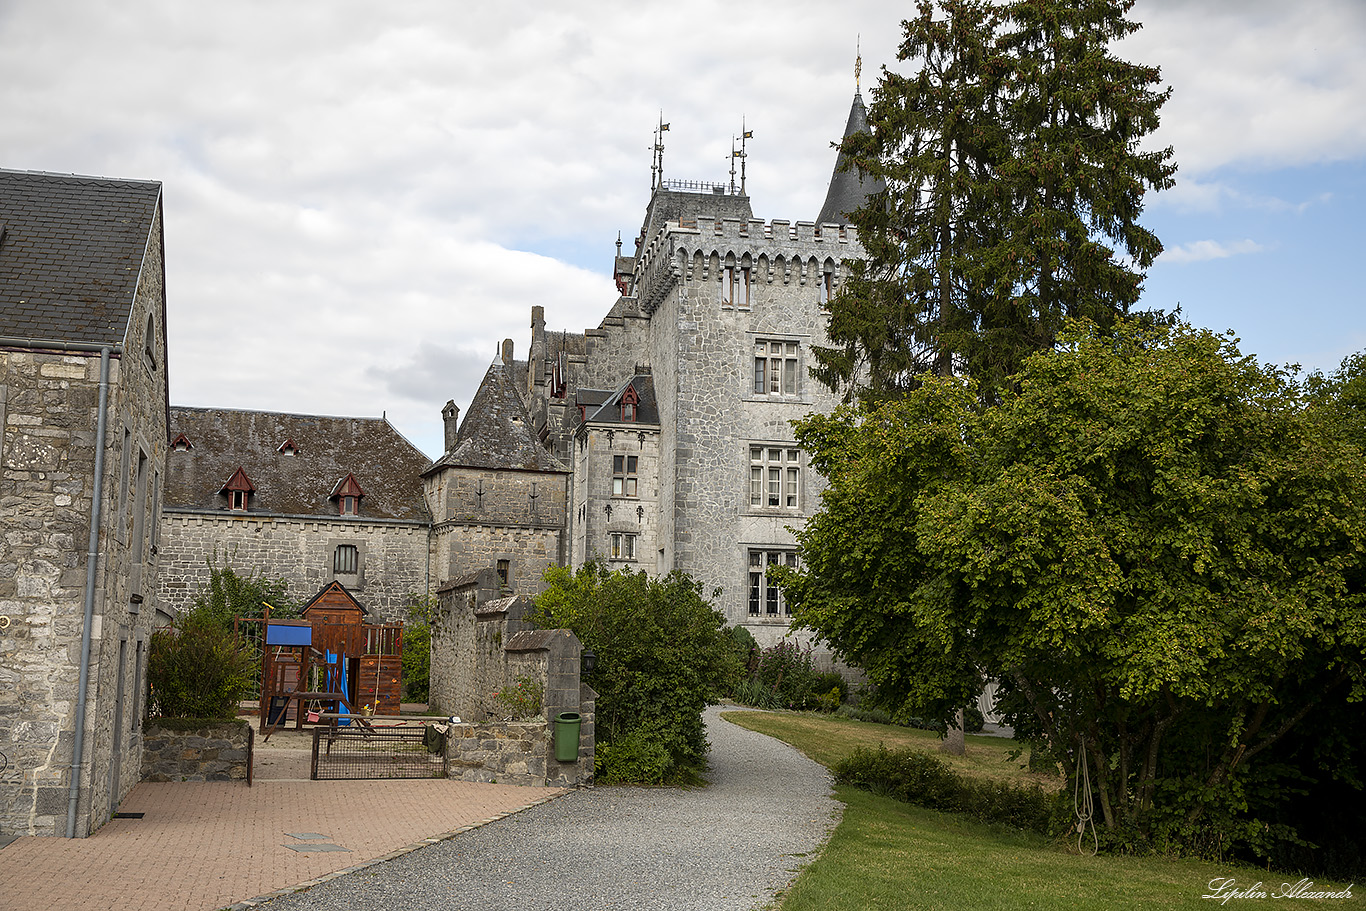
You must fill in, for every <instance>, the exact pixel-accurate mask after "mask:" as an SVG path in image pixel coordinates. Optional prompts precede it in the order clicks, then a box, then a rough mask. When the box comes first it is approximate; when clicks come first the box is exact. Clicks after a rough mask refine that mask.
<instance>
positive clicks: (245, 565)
mask: <svg viewBox="0 0 1366 911" xmlns="http://www.w3.org/2000/svg"><path fill="white" fill-rule="evenodd" d="M164 524H165V534H164V536H163V541H164V542H165V544H164V545H163V555H162V556H163V560H164V570H163V572H162V574H161V579H160V582H159V590H158V597H159V598H160V599H161V601H162V603H164V604H166V605H169V606H170V607H173V608H175V609H177V610H179V609H183V608H185V607H188V606H189V605H190V603H191V602H192V600H193V599H194V595H195V593H196V592H197V591H198V590H199V587H200V586H202V585H207V584H208V581H209V561H210V560H212V561H214V562H215V563H216V564H217V565H218V566H220V567H221V566H231V567H232V568H233V570H234V571H236V572H239V573H257V574H263V575H265V576H268V577H271V578H280V579H284V580H285V581H286V582H288V583H289V595H290V597H291V598H294V599H295V600H298V601H307V600H308V599H309V598H311V597H313V595H315V594H316V593H317V592H318V590H319V589H321V588H322V587H323V586H324V585H326V584H328V583H329V582H332V581H338V582H340V583H341V584H343V585H345V586H346V587H347V589H349V590H350V591H351V593H352V594H353V595H355V597H356V600H358V601H360V603H361V604H363V605H365V607H366V609H367V610H369V611H370V612H371V622H391V623H392V622H400V621H405V620H407V605H408V603H409V601H410V599H412V598H414V597H418V596H421V595H423V594H424V593H425V592H426V591H427V589H428V584H429V575H428V574H429V570H430V567H429V563H428V534H427V526H426V524H425V523H419V522H399V521H393V520H366V519H364V518H337V519H335V520H332V521H329V520H327V519H325V518H318V517H279V516H263V515H252V514H250V513H237V514H232V513H224V512H216V513H213V512H202V511H201V512H196V511H192V510H181V509H176V510H170V509H168V510H166V511H165V518H164ZM341 544H350V545H354V546H355V547H356V550H357V554H358V558H357V572H355V573H340V574H339V573H335V572H333V567H334V563H333V554H334V553H335V552H336V549H337V546H338V545H341Z"/></svg>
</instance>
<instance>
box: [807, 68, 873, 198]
mask: <svg viewBox="0 0 1366 911" xmlns="http://www.w3.org/2000/svg"><path fill="white" fill-rule="evenodd" d="M866 132H868V112H867V110H865V109H864V107H863V96H862V95H860V94H859V93H858V92H857V91H855V92H854V103H853V104H852V105H850V107H849V122H848V123H847V124H845V126H844V138H845V139H847V138H849V137H850V136H852V135H854V134H855V133H866ZM848 159H849V156H848V155H846V154H845V153H844V152H840V154H839V157H838V158H836V159H835V173H834V174H832V175H831V177H830V189H829V190H828V191H827V192H826V194H825V205H823V206H821V214H820V215H818V216H816V224H818V225H826V224H848V222H849V213H850V212H853V211H854V210H855V209H857V208H859V207H860V206H862V205H863V203H864V201H865V200H867V198H868V197H869V196H871V195H872V194H874V193H877V192H880V191H881V190H885V189H886V188H887V185H886V184H885V183H883V181H882V178H881V177H869V176H866V175H864V174H863V173H862V172H861V171H859V170H858V169H857V168H849V169H848V170H845V162H846V161H848Z"/></svg>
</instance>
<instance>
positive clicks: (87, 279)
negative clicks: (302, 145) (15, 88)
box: [0, 170, 169, 837]
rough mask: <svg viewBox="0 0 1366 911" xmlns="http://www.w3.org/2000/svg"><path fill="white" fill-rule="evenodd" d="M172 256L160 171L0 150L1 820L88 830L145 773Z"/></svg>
mask: <svg viewBox="0 0 1366 911" xmlns="http://www.w3.org/2000/svg"><path fill="white" fill-rule="evenodd" d="M164 274H165V273H164V267H163V245H162V205H161V184H159V183H156V182H152V181H134V180H110V179H105V178H96V177H77V176H74V175H61V174H43V173H35V172H23V171H5V170H0V431H3V433H2V434H0V525H3V527H4V530H5V534H4V536H3V537H0V754H2V755H3V757H4V761H3V765H4V767H5V773H4V775H3V777H2V778H0V837H2V836H6V835H70V836H84V835H88V834H90V833H91V832H92V831H94V830H95V829H96V828H98V826H99V825H100V823H101V822H103V821H104V820H106V819H108V818H109V814H110V812H111V811H112V810H113V809H114V808H115V807H116V806H117V805H118V803H119V801H120V800H121V799H122V798H123V796H124V795H125V794H127V793H128V791H129V790H130V789H132V787H133V785H134V784H136V782H137V780H138V777H139V773H140V768H139V767H140V764H141V756H142V716H143V714H144V706H143V702H142V698H143V694H144V693H145V692H146V689H147V674H146V657H147V641H148V637H149V636H150V634H151V632H152V630H153V629H154V628H155V626H156V625H158V623H159V622H164V620H165V619H166V615H165V613H164V612H163V611H161V610H160V609H159V608H160V605H159V604H158V602H157V599H156V597H155V592H156V587H157V569H158V564H159V562H160V561H159V557H158V543H159V538H160V533H161V530H160V527H159V522H158V517H159V514H160V505H159V504H160V499H161V496H162V466H163V464H164V462H165V457H166V448H167V435H166V422H167V411H168V407H169V403H168V400H167V380H166V294H165V279H164ZM159 617H160V618H161V621H159V620H158V618H159Z"/></svg>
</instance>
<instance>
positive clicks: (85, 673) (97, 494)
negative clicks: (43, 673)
mask: <svg viewBox="0 0 1366 911" xmlns="http://www.w3.org/2000/svg"><path fill="white" fill-rule="evenodd" d="M108 411H109V346H108V345H106V346H104V347H103V348H101V349H100V396H99V417H98V418H97V419H96V422H95V485H94V487H95V489H94V497H93V499H92V501H91V505H90V546H89V548H87V550H86V555H85V623H84V624H83V625H82V626H81V676H80V684H79V685H78V686H77V688H76V738H75V743H74V744H73V745H72V747H71V772H70V779H71V786H70V792H69V793H68V795H67V801H66V837H67V838H75V837H77V836H76V810H77V806H78V805H79V804H80V800H81V756H82V753H84V751H85V704H86V697H87V695H88V694H89V690H90V632H91V630H90V628H91V626H92V625H93V623H94V616H95V575H96V570H97V569H98V563H99V547H100V506H101V505H102V504H103V499H104V428H105V423H106V418H107V416H108Z"/></svg>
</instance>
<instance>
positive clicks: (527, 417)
mask: <svg viewBox="0 0 1366 911" xmlns="http://www.w3.org/2000/svg"><path fill="white" fill-rule="evenodd" d="M865 129H867V124H866V119H865V113H864V107H863V101H862V99H861V97H860V96H859V95H858V94H857V93H856V94H855V96H854V99H853V103H852V105H851V109H850V113H849V119H848V122H847V125H846V128H845V135H848V134H849V133H852V132H856V131H860V130H865ZM657 139H658V137H657ZM841 164H843V163H842V162H840V163H837V166H836V168H835V171H834V174H833V176H832V179H831V182H830V186H829V188H828V192H827V195H826V201H825V205H824V206H823V207H822V210H821V213H820V215H819V217H818V218H817V220H816V221H810V222H808V221H798V222H796V223H795V224H794V223H791V222H787V221H780V220H774V221H768V222H765V221H763V220H760V219H756V218H754V217H753V211H752V210H751V207H750V200H749V197H748V196H747V195H745V193H744V183H743V180H742V181H741V183H740V185H739V186H738V187H737V186H736V185H735V184H734V183H733V182H732V183H731V185H729V186H727V185H726V184H709V183H699V182H695V181H673V180H666V179H664V177H663V174H662V167H659V166H658V159H657V161H656V165H657V166H656V168H655V169H654V172H653V179H652V186H651V195H650V200H649V204H648V206H647V209H646V213H645V219H644V223H643V224H642V226H641V230H640V233H639V235H638V236H637V238H636V242H635V253H634V255H632V256H622V255H621V252H620V241H618V255H617V257H616V260H615V278H616V284H617V289H618V291H619V296H618V298H617V300H616V302H615V303H614V304H613V305H612V307H611V309H610V310H609V311H608V313H607V316H606V317H605V318H604V319H603V320H602V322H601V323H600V324H599V325H598V326H597V328H595V329H589V330H587V331H585V332H567V331H554V330H549V329H547V324H546V320H545V312H544V308H542V307H539V306H538V307H534V308H532V312H531V338H530V346H529V350H528V354H527V357H526V359H525V360H518V359H516V358H515V356H514V350H513V344H512V342H511V341H506V342H504V343H503V351H502V353H501V355H500V357H499V358H498V360H497V361H496V362H495V364H494V365H493V366H492V367H491V368H490V370H489V373H488V375H487V376H486V377H485V380H484V383H483V385H481V387H480V390H479V393H478V395H476V397H475V400H474V402H473V403H472V405H471V414H470V415H468V416H467V417H466V419H465V423H464V424H463V425H461V426H460V427H459V429H458V431H457V430H455V429H454V426H453V425H454V423H455V418H456V417H457V416H458V412H456V411H455V406H454V403H449V404H448V405H447V406H446V412H445V415H446V418H447V433H446V437H447V452H446V453H445V454H444V455H443V456H442V458H441V459H439V460H437V462H436V463H435V465H434V466H433V468H432V469H429V471H428V472H427V475H426V477H427V488H426V489H427V500H428V503H429V504H430V506H431V509H432V514H433V516H434V517H436V521H437V525H436V528H437V529H438V531H437V540H438V542H439V543H438V553H437V558H436V560H435V565H437V566H439V567H441V568H442V570H443V572H445V573H446V575H447V578H453V577H455V576H456V575H459V574H460V573H463V572H469V571H473V570H477V569H479V568H481V567H482V566H488V565H490V563H491V561H497V565H498V566H499V572H500V574H504V575H505V576H506V575H507V574H511V578H512V579H514V580H515V581H516V582H517V583H518V587H519V589H520V590H523V591H528V590H530V591H535V590H536V588H537V584H538V582H539V579H540V576H541V573H542V571H543V570H544V569H545V567H546V566H548V565H552V564H555V563H559V564H562V565H570V566H579V565H582V564H583V563H584V562H586V561H589V560H593V561H597V562H601V563H605V564H606V565H607V566H608V567H609V568H612V569H632V570H642V569H643V570H647V571H649V572H651V573H654V574H661V575H662V574H665V573H668V572H670V571H672V570H682V571H684V572H687V573H689V574H690V575H691V576H692V577H693V578H694V579H696V580H697V581H699V582H700V583H702V587H703V591H704V592H706V593H708V594H710V593H711V592H713V591H719V593H720V594H719V596H718V598H717V600H716V602H715V603H716V604H717V607H718V608H719V609H720V610H721V611H722V612H723V613H724V614H725V616H726V618H727V622H728V623H730V624H732V625H740V626H745V627H747V628H749V629H750V631H751V632H752V633H753V634H754V635H755V638H756V639H757V640H758V641H759V642H760V643H761V644H765V645H767V644H771V643H773V642H775V641H777V640H778V639H779V638H781V637H782V636H783V635H785V634H786V633H787V631H788V623H789V620H790V610H789V607H788V605H787V604H786V603H784V600H783V596H782V592H781V591H780V590H779V588H778V587H777V586H776V585H775V584H773V581H772V579H771V578H770V576H769V573H770V569H771V567H774V566H779V565H787V566H794V565H796V560H797V553H796V538H795V536H794V529H797V528H799V527H801V525H802V524H803V522H804V521H805V520H806V519H807V518H808V517H809V516H810V515H811V514H812V513H813V512H815V510H816V508H817V506H818V504H819V498H820V491H821V489H822V486H823V481H822V479H821V478H820V476H819V475H818V474H817V473H816V472H815V471H813V470H811V468H810V466H809V465H808V463H807V460H806V456H805V454H804V453H803V452H802V450H801V449H800V447H799V446H798V445H797V444H796V442H795V438H794V435H793V429H792V426H791V421H793V420H794V419H797V418H800V417H803V416H804V415H807V414H809V413H811V412H821V411H829V410H831V409H832V408H833V407H834V406H835V404H836V398H835V396H834V395H833V393H832V392H831V391H830V390H829V389H827V388H825V387H824V386H822V385H820V384H819V383H817V382H816V381H815V380H813V379H812V378H811V376H810V373H809V369H808V368H809V367H810V365H811V363H812V361H811V350H812V346H814V345H821V344H824V343H825V341H826V340H825V324H826V309H827V305H828V303H829V301H830V299H831V297H832V296H833V295H834V294H836V293H837V292H838V290H839V288H840V286H841V284H842V283H843V281H844V280H845V278H846V276H847V272H848V267H847V261H848V260H850V259H857V258H859V257H860V256H861V255H862V248H861V247H860V246H859V243H858V237H857V234H856V232H855V230H854V228H853V227H852V226H850V225H848V224H846V223H845V222H846V221H847V219H846V218H845V215H846V214H847V213H848V212H850V211H852V210H853V209H855V208H857V207H858V206H859V205H860V204H861V203H862V201H863V199H864V198H865V197H866V195H867V194H868V193H870V192H872V191H873V190H874V189H875V187H874V186H872V185H871V184H865V183H864V182H863V181H861V179H860V177H859V175H858V173H857V172H855V171H850V170H842V169H841V167H840V165H841ZM514 393H515V394H514ZM495 402H496V403H497V405H498V407H499V409H501V412H502V414H503V416H504V417H503V418H502V419H501V420H495V419H493V418H492V417H491V416H490V406H491V405H492V404H493V403H495ZM491 425H492V426H491ZM493 426H497V427H498V428H500V429H499V430H497V431H495V430H493V429H492V427H493ZM498 433H502V434H504V435H505V436H506V437H507V439H506V440H505V441H504V444H503V445H502V446H501V447H495V449H496V450H497V452H490V453H488V454H486V455H485V457H484V458H483V459H482V461H481V462H480V466H476V465H474V464H473V461H472V460H471V459H470V458H468V457H467V456H464V457H462V453H468V452H469V451H470V449H471V447H472V446H473V445H474V441H476V440H491V439H494V438H495V437H496V435H497V434H498ZM536 444H539V447H538V446H537V445H536ZM533 453H534V456H533ZM462 466H463V467H462ZM476 467H482V470H483V472H484V473H483V474H482V476H480V477H478V478H474V477H472V476H470V475H469V474H468V472H469V470H470V469H472V468H476ZM462 470H463V471H465V472H466V474H465V476H464V477H462V478H458V477H456V475H455V472H458V471H462ZM489 472H492V473H493V475H496V477H495V476H491V475H490V474H489ZM475 483H478V484H481V485H484V486H481V487H478V488H476V487H474V486H472V485H473V484H475ZM563 485H567V488H565V487H563ZM532 488H535V489H536V490H537V491H539V493H538V494H537V496H539V497H541V498H545V499H546V500H550V499H552V498H553V501H554V505H553V506H552V507H550V508H549V509H548V510H547V509H546V505H543V506H542V512H541V513H539V515H540V516H542V517H544V516H547V515H549V516H552V517H554V519H556V520H561V519H562V524H561V525H559V526H558V527H555V526H554V525H553V523H552V522H546V521H544V519H542V524H541V525H540V526H539V527H540V529H541V533H540V535H539V536H534V535H531V534H526V535H524V536H523V543H524V544H525V545H527V546H525V547H517V546H515V545H514V544H513V543H512V542H511V541H506V539H505V543H506V544H507V546H506V547H505V548H504V549H503V550H496V551H490V550H489V549H488V548H481V547H474V548H473V550H471V549H470V545H471V542H472V538H474V537H476V536H477V533H476V531H475V529H476V528H478V527H479V526H478V525H477V520H478V518H479V511H480V509H482V507H480V506H478V505H477V504H476V502H475V500H474V497H475V495H476V493H478V496H479V498H480V500H481V501H482V500H483V499H484V498H485V497H488V496H492V495H493V494H491V493H479V491H490V492H491V491H494V490H497V491H498V494H499V495H500V496H511V497H512V500H514V501H516V505H517V511H518V512H519V513H520V515H521V516H522V521H523V522H531V521H533V518H532V514H531V511H530V510H531V507H530V506H529V505H526V504H527V503H531V502H535V501H534V500H533V499H532ZM514 489H515V491H516V492H515V493H514ZM561 502H563V504H564V507H563V512H561V508H560V506H559V504H560V503H561ZM510 518H511V516H508V515H504V517H503V519H504V521H507V520H508V519H510ZM443 523H445V524H443ZM527 530H528V531H529V530H530V529H529V526H527ZM448 540H449V543H446V542H447V541H448Z"/></svg>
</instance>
